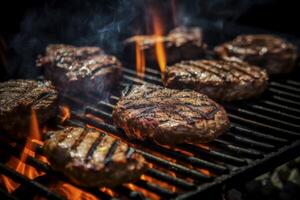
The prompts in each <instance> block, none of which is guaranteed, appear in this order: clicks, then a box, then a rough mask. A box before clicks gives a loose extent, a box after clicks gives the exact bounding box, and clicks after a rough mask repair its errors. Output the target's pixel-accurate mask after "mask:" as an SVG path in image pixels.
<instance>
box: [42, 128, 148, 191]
mask: <svg viewBox="0 0 300 200" xmlns="http://www.w3.org/2000/svg"><path fill="white" fill-rule="evenodd" d="M50 134H51V136H50V138H49V139H48V140H46V141H45V144H44V148H43V149H44V152H45V155H46V157H47V158H48V160H49V161H50V163H51V166H52V167H53V168H54V169H55V170H57V171H60V172H62V173H63V174H65V175H66V176H67V177H68V178H69V179H70V180H71V181H72V182H74V183H75V184H77V185H80V186H82V187H103V186H105V187H114V186H116V185H120V184H122V183H126V182H129V181H132V180H134V179H136V178H138V177H139V176H140V175H141V173H142V172H143V169H144V158H143V157H142V156H141V155H140V154H138V153H136V152H135V151H134V149H133V148H131V147H129V146H128V145H127V144H126V143H123V142H121V141H119V140H118V139H115V138H113V137H111V136H109V135H107V134H105V133H101V132H99V131H97V130H95V129H91V128H80V127H66V128H65V129H63V130H60V131H54V132H52V133H50Z"/></svg>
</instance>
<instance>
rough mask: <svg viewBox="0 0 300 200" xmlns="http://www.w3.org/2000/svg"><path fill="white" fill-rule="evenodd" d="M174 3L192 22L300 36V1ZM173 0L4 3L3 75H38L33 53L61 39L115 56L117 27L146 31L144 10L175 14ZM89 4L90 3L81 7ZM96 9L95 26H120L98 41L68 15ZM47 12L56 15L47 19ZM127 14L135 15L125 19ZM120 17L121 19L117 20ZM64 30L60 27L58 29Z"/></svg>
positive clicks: (0, 34) (0, 33)
mask: <svg viewBox="0 0 300 200" xmlns="http://www.w3.org/2000/svg"><path fill="white" fill-rule="evenodd" d="M174 1H175V2H176V8H177V10H181V11H182V12H179V11H178V13H179V14H178V15H179V18H180V20H181V19H185V20H186V21H188V22H187V23H186V24H189V23H191V21H193V22H194V21H197V19H209V20H213V21H217V22H221V24H223V22H230V23H235V24H241V25H245V26H253V27H257V28H262V29H265V30H268V31H270V32H275V33H285V34H289V35H294V36H296V37H299V38H300V31H299V29H300V28H299V25H298V24H299V23H298V20H299V19H300V7H299V6H298V3H297V0H294V1H293V0H190V1H181V0H174ZM87 2H88V3H87ZM170 2H171V0H168V1H161V0H160V1H156V0H145V1H139V0H127V1H126V0H116V1H114V0H97V1H96V0H95V1H93V0H90V1H79V0H65V1H58V0H27V1H17V0H9V1H6V2H2V3H1V6H0V51H1V52H0V53H1V57H0V58H1V59H0V64H1V66H0V67H1V68H0V74H1V75H0V79H1V80H6V79H9V78H17V77H24V78H30V77H34V76H35V75H36V74H37V72H36V71H35V69H34V68H33V67H32V66H33V65H34V57H36V56H37V54H38V53H42V51H43V49H45V47H46V45H47V44H48V43H52V42H63V43H69V44H74V45H99V46H101V47H104V48H105V50H106V51H108V52H109V53H113V54H117V53H118V52H117V51H118V50H120V48H119V46H118V43H117V42H116V40H118V39H120V35H122V34H123V33H122V34H119V29H121V30H123V32H124V33H125V35H127V36H128V35H132V34H140V33H146V32H147V27H146V26H145V19H144V18H145V16H144V12H147V10H149V5H150V4H153V5H156V6H158V7H161V8H160V10H161V12H162V13H163V14H165V15H168V16H169V15H171V9H170ZM87 4H88V6H83V5H87ZM89 9H90V10H93V12H92V11H91V12H90V11H89ZM48 10H49V13H50V12H52V13H51V14H47V13H46V14H44V15H43V12H47V11H48ZM56 10H58V11H59V12H57V13H58V14H57V15H58V16H57V17H56V16H55V13H54V14H53V12H55V11H56ZM64 10H66V12H65V13H66V15H65V16H64V14H62V13H64ZM97 12H99V16H97V17H98V18H96V19H97V23H96V25H94V24H92V25H93V26H99V27H101V26H103V24H105V23H106V24H107V23H109V22H110V21H112V20H115V21H116V22H117V24H109V27H108V28H110V29H111V32H109V31H106V32H105V33H103V34H102V32H101V31H100V32H101V33H99V35H101V34H102V35H103V37H102V38H101V39H99V40H98V39H97V41H95V38H93V34H94V33H93V31H95V30H92V29H91V26H88V27H87V28H83V29H78V30H80V31H79V32H78V33H77V29H76V28H74V26H78V27H82V26H83V27H84V26H85V25H86V24H87V23H89V22H81V21H80V22H78V23H77V22H76V19H75V20H74V18H70V16H69V15H70V13H71V14H72V13H77V16H80V14H78V13H82V16H83V17H82V18H85V17H84V16H86V15H92V14H91V13H97ZM32 13H34V14H32ZM37 13H38V14H37ZM115 13H117V14H115ZM182 13H183V14H182ZM49 15H50V16H52V18H49ZM186 15H188V17H186ZM28 16H29V17H28ZM31 16H35V17H37V16H40V18H41V19H40V18H38V17H37V18H36V19H35V18H34V17H31ZM44 16H46V17H47V16H48V18H49V19H50V20H49V19H45V21H44V22H43V17H44ZM53 16H55V18H53ZM128 16H130V17H132V18H130V19H126V18H127V17H128ZM30 17H31V18H32V19H31V18H30ZM128 18H129V17H128ZM24 19H26V20H24ZM52 19H55V21H53V22H52V21H51V20H52ZM86 19H87V20H89V19H91V20H95V18H93V17H90V18H88V17H87V18H86ZM102 19H103V22H102ZM141 19H143V20H141ZM30 20H31V21H30ZM68 20H73V21H72V23H69V26H70V28H69V29H67V32H68V30H70V31H69V32H68V33H65V32H66V29H64V27H63V28H62V29H59V26H64V24H66V23H67V22H68ZM77 20H78V19H77ZM118 20H119V21H118ZM126 20H127V21H126ZM168 20H169V21H167V22H165V23H166V24H167V25H168V26H166V29H167V30H168V29H170V28H172V27H174V25H173V24H172V22H170V19H169V18H168ZM24 21H25V23H24ZM60 21H61V24H60ZM83 21H84V20H83ZM99 21H101V22H99ZM120 21H121V23H118V22H120ZM183 21H184V20H183ZM98 22H99V23H98ZM193 22H192V23H191V24H193ZM26 23H27V24H26ZM76 23H77V24H78V25H77V24H76ZM93 23H94V22H93ZM24 24H25V25H24ZM36 24H38V25H36ZM183 24H185V22H184V23H183ZM24 27H25V28H24ZM120 27H121V28H120ZM137 27H138V28H137ZM104 28H105V30H106V29H107V26H104ZM31 29H32V30H31ZM126 29H127V30H126ZM60 30H62V31H61V32H60ZM117 30H118V31H117ZM132 30H135V31H132ZM167 30H165V31H167ZM43 31H44V32H43ZM97 31H98V30H97ZM37 32H39V33H37ZM45 33H46V34H47V35H46V34H45ZM95 33H96V32H95ZM97 34H98V33H97ZM105 34H106V35H105ZM31 35H32V37H31ZM77 37H78V39H77ZM16 38H17V40H16ZM85 38H88V39H85ZM39 40H40V41H39ZM16 41H17V42H16ZM27 41H29V43H30V44H28V43H27ZM112 44H113V45H112ZM4 66H5V67H4ZM20 68H21V69H22V70H20ZM23 69H25V70H23Z"/></svg>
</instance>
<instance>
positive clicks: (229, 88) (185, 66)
mask: <svg viewBox="0 0 300 200" xmlns="http://www.w3.org/2000/svg"><path fill="white" fill-rule="evenodd" d="M166 77H167V78H166V80H165V85H166V86H167V87H170V88H176V89H184V88H189V89H193V90H195V91H197V92H201V93H203V94H206V95H208V96H209V97H210V98H213V99H217V100H224V101H232V100H241V99H247V98H250V97H255V96H257V95H259V94H261V93H262V92H263V91H264V90H265V89H266V88H267V84H268V75H267V73H266V71H265V70H263V69H260V68H258V67H255V66H251V65H249V64H247V63H245V62H242V61H240V60H238V59H230V60H229V59H227V60H224V61H222V60H195V61H182V62H180V63H177V64H175V65H174V66H171V67H168V68H167V74H166Z"/></svg>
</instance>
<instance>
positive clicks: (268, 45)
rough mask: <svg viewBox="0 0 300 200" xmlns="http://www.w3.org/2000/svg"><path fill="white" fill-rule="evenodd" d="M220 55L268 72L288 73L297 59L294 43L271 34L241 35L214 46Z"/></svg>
mask: <svg viewBox="0 0 300 200" xmlns="http://www.w3.org/2000/svg"><path fill="white" fill-rule="evenodd" d="M215 52H216V53H217V54H218V55H219V56H221V57H238V58H240V59H242V60H244V61H246V62H248V63H250V64H254V65H258V66H260V67H263V68H265V69H266V70H267V72H268V73H269V74H282V73H289V72H291V71H292V70H293V68H294V66H295V63H296V59H297V48H296V46H295V45H293V44H291V43H289V42H287V41H285V40H284V39H282V38H279V37H277V36H273V35H241V36H238V37H236V38H235V39H234V40H233V41H230V42H226V43H224V44H222V45H220V46H218V47H216V48H215Z"/></svg>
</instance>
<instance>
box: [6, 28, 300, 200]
mask: <svg viewBox="0 0 300 200" xmlns="http://www.w3.org/2000/svg"><path fill="white" fill-rule="evenodd" d="M234 30H239V31H240V29H236V27H235V29H234ZM251 30H252V29H251ZM297 44H300V43H298V42H297ZM298 72H299V70H298ZM144 80H145V82H148V83H152V84H161V80H160V72H159V71H158V70H156V69H152V68H147V69H146V75H145V78H144ZM284 81H285V82H286V83H287V84H285V82H284V83H282V81H281V80H279V81H277V80H275V81H271V83H270V86H274V85H275V86H276V85H277V86H278V84H279V85H280V84H281V86H280V87H282V85H283V89H284V88H285V87H286V86H288V87H290V88H289V89H291V88H293V89H292V90H294V91H295V93H298V94H299V95H300V92H299V91H300V82H297V81H294V80H293V79H286V78H285V79H284ZM142 82H143V81H141V80H140V79H138V77H137V76H136V74H135V71H134V70H132V69H130V68H125V69H124V75H123V84H121V85H123V86H124V85H127V84H128V83H130V84H131V83H142ZM277 86H276V87H277ZM271 89H272V88H271ZM269 92H271V93H272V92H275V93H276V95H277V96H276V98H277V99H278V98H281V100H280V102H284V104H282V105H276V101H270V100H268V99H264V98H262V99H258V100H257V101H259V102H260V101H268V102H265V103H269V104H270V103H271V104H273V105H274V106H275V105H276V106H277V108H280V106H281V107H282V109H287V108H288V109H287V110H289V112H288V113H285V114H287V115H285V119H292V118H293V117H294V118H293V119H294V120H293V122H294V124H295V123H297V122H299V118H300V106H299V105H300V104H299V102H297V101H295V99H297V100H298V99H299V95H297V94H293V93H291V92H286V91H282V90H281V89H280V90H278V88H277V89H276V88H275V90H274V89H273V91H269ZM281 95H283V97H282V96H281ZM286 95H287V96H286ZM66 99H68V97H66ZM117 99H118V97H116V96H111V100H113V102H115V101H116V100H117ZM69 100H70V101H74V100H75V98H74V97H70V99H69ZM75 101H76V100H75ZM79 101H81V100H80V99H79ZM105 104H106V105H105ZM100 105H101V106H102V109H98V107H99V106H100ZM113 105H114V104H113V103H111V102H109V103H107V102H99V104H98V105H93V106H92V105H91V106H88V107H86V109H85V112H86V113H90V114H93V115H95V116H100V117H101V118H103V119H105V120H111V115H110V113H108V112H107V111H105V109H103V106H106V107H108V108H110V109H111V108H112V107H113ZM289 105H295V106H298V107H299V109H298V107H297V108H295V107H291V106H289ZM226 106H227V108H229V107H230V106H233V107H231V108H229V110H233V111H234V112H237V113H238V114H233V115H232V114H231V112H230V111H229V117H233V118H234V117H236V118H238V117H240V115H239V111H238V109H240V108H241V107H242V108H243V109H245V108H244V107H243V106H244V105H240V104H239V103H238V104H235V103H232V104H229V105H225V108H226ZM246 106H247V108H246V110H247V109H248V110H251V108H255V109H258V108H259V107H257V106H261V105H260V104H259V105H257V104H256V102H255V101H254V102H253V103H251V104H246ZM274 106H273V107H272V106H271V107H272V108H274V109H275V107H274ZM249 107H250V108H249ZM284 107H286V108H284ZM94 108H95V109H94ZM93 109H94V110H93ZM255 109H254V110H255ZM261 109H262V111H264V112H265V111H267V110H266V109H268V107H262V108H261ZM274 109H271V110H269V111H268V112H271V113H272V112H275V111H278V110H274ZM279 111H280V110H279ZM290 113H297V115H295V114H290ZM72 116H73V118H72V120H70V121H69V122H68V123H70V124H75V125H83V124H89V125H93V126H95V127H98V128H101V129H103V130H106V131H109V132H112V133H113V134H116V133H115V132H117V131H118V129H116V127H114V126H112V125H111V124H109V123H106V122H105V123H104V124H99V123H98V122H95V121H93V120H90V119H87V118H82V117H81V116H80V115H79V114H78V113H72ZM242 119H247V118H243V117H242ZM245 123H246V124H247V122H245ZM234 124H235V122H234ZM234 124H233V127H234V126H235V125H234ZM263 124H264V123H263ZM238 125H239V124H238ZM252 125H253V124H252ZM296 125H297V124H296ZM242 127H245V126H242ZM246 127H247V126H246ZM239 128H241V127H239ZM249 130H250V131H251V130H252V128H251V129H250V128H249ZM278 131H279V132H280V130H278ZM119 134H120V133H119ZM233 134H234V133H233ZM248 134H249V135H251V137H250V138H252V136H253V135H254V134H258V135H256V136H255V138H254V140H253V141H256V143H255V142H253V141H244V142H245V143H246V144H247V142H248V143H249V144H251V145H256V146H255V148H249V149H248V150H249V151H247V146H246V147H245V146H243V145H242V147H241V148H238V147H239V146H236V147H235V148H233V149H232V150H236V151H240V153H241V154H240V155H245V157H247V158H249V159H247V160H246V161H245V160H244V159H240V158H241V157H240V155H239V156H236V157H228V158H226V157H225V156H224V155H228V154H226V153H224V154H222V152H219V150H218V151H216V152H209V153H207V152H206V153H207V155H212V154H214V155H215V156H219V158H222V159H229V160H231V162H236V165H237V166H238V165H240V166H238V167H237V169H235V170H232V169H229V171H226V169H225V170H223V169H222V168H220V167H219V168H218V167H216V166H210V167H214V168H215V170H220V172H219V173H221V174H222V175H220V176H219V175H218V176H217V178H215V179H213V180H209V181H211V182H207V183H203V184H201V185H198V186H195V185H194V184H192V185H189V184H187V182H180V181H181V180H180V179H178V178H176V177H175V178H174V179H172V178H171V177H170V176H165V177H163V175H162V174H159V173H160V171H158V170H156V169H155V170H156V171H155V170H152V171H151V170H150V171H149V172H147V173H150V175H151V174H152V175H156V176H157V177H161V178H163V179H164V180H168V181H170V182H173V184H174V185H175V186H178V187H182V188H184V187H186V189H187V190H190V191H187V192H184V193H182V194H178V195H176V196H174V195H173V194H168V191H164V190H163V188H157V187H154V186H153V187H152V188H151V185H147V188H148V189H149V188H150V189H152V190H154V191H155V190H157V193H160V194H164V195H165V196H163V195H161V197H162V198H164V197H165V198H169V197H170V198H173V199H189V198H194V197H200V196H204V195H205V196H207V195H211V194H213V193H216V192H219V193H222V192H224V191H225V190H228V189H230V188H232V187H237V186H238V184H239V183H240V182H245V181H247V180H250V179H252V178H255V177H256V176H258V175H260V174H263V173H264V172H268V171H270V170H271V169H272V168H275V167H277V166H279V165H280V164H283V163H285V162H286V161H288V160H290V159H292V158H295V157H296V156H299V153H298V152H299V150H300V133H299V131H292V132H291V131H290V133H288V135H287V136H288V137H287V138H285V137H278V135H276V134H275V135H272V134H271V133H270V132H269V133H265V132H263V134H262V135H259V133H255V132H253V133H248ZM266 134H267V136H269V137H267V136H266ZM268 134H269V135H268ZM289 134H291V135H289ZM117 135H118V134H117ZM280 136H282V135H280ZM256 137H258V138H260V137H261V138H263V141H264V142H262V143H259V142H257V138H256ZM245 138H246V139H247V138H248V137H244V136H242V137H241V139H242V140H241V139H240V141H239V142H243V139H244V140H245ZM268 140H270V141H272V142H271V144H272V145H265V144H268V142H266V141H268ZM230 141H231V140H230ZM230 141H229V144H230ZM276 141H277V142H278V144H277V142H276ZM291 141H292V142H291ZM215 142H216V143H218V145H226V140H225V141H224V140H223V139H216V140H215ZM183 146H184V145H183ZM257 148H263V151H262V152H265V154H266V155H265V156H264V155H263V153H261V152H256V151H252V150H251V149H257ZM37 151H40V149H39V148H37ZM142 151H143V150H142ZM146 153H147V152H146ZM217 153H221V155H218V154H217ZM144 154H145V152H144ZM174 155H175V156H176V155H178V154H176V152H175V154H174ZM228 156H229V155H228ZM151 157H152V158H151ZM195 157H196V158H197V157H199V156H198V155H197V156H195ZM149 158H150V159H154V160H155V159H157V158H156V157H155V156H153V155H151V154H149V155H148V159H149ZM185 159H188V158H185ZM199 159H200V160H204V161H206V159H202V157H201V156H200V158H199ZM29 160H30V159H29ZM192 161H193V162H194V163H198V164H199V162H200V161H199V160H195V158H193V160H192ZM250 161H252V162H251V163H249V162H250ZM28 162H29V163H31V162H35V160H31V161H28ZM161 162H162V161H161ZM193 162H192V163H193ZM245 162H246V163H245ZM26 163H27V162H26ZM39 164H40V167H41V168H44V169H45V170H46V169H47V170H48V169H50V166H47V165H42V164H41V163H35V164H34V166H38V165H39ZM164 164H165V165H170V163H168V162H165V163H164ZM200 164H201V162H200ZM202 165H205V162H204V163H203V162H202ZM180 166H181V165H180ZM208 166H209V165H208ZM4 167H5V166H4ZM173 167H176V165H174V166H173ZM47 170H46V171H47ZM180 170H183V172H185V173H187V172H188V171H189V173H191V176H192V175H194V176H199V178H200V177H201V176H200V175H199V174H198V175H197V173H194V174H193V171H192V170H189V169H180ZM0 171H2V170H1V169H0ZM49 173H50V174H51V175H56V174H55V173H54V172H49ZM202 178H204V179H206V178H205V177H202ZM33 183H34V184H36V183H35V182H34V181H33ZM145 184H147V183H145V182H141V181H139V185H142V186H143V185H144V186H145ZM116 190H118V191H120V192H119V193H120V194H129V195H131V194H132V193H134V191H131V190H128V188H127V189H126V188H124V187H120V188H117V189H116ZM45 192H47V191H45ZM90 192H91V193H92V194H97V192H96V191H93V190H92V191H90ZM1 194H3V195H4V196H7V197H8V198H12V199H13V198H14V197H13V196H11V195H10V194H7V193H6V192H5V191H2V190H0V195H1ZM49 195H50V196H48V197H49V198H51V195H52V194H51V192H50V191H49ZM98 195H99V196H103V195H104V197H105V198H108V199H109V197H107V196H105V194H103V193H101V194H99V193H98ZM46 196H47V195H46ZM54 198H55V197H54Z"/></svg>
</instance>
